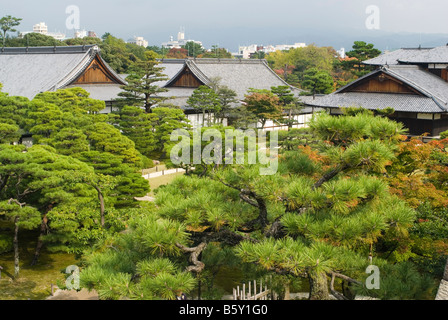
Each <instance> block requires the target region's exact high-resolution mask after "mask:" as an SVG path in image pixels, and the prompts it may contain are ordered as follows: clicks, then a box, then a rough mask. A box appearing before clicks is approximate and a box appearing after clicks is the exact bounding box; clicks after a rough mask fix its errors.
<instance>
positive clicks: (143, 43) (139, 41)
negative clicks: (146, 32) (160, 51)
mask: <svg viewBox="0 0 448 320" xmlns="http://www.w3.org/2000/svg"><path fill="white" fill-rule="evenodd" d="M128 43H133V44H136V45H138V46H141V47H145V48H146V47H147V46H148V45H149V43H148V41H146V40H145V39H144V38H143V37H134V39H131V40H129V41H128Z"/></svg>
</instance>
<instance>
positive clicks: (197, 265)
mask: <svg viewBox="0 0 448 320" xmlns="http://www.w3.org/2000/svg"><path fill="white" fill-rule="evenodd" d="M176 246H177V247H178V248H179V249H181V250H182V251H183V252H186V253H190V261H191V262H192V263H193V265H192V266H188V267H187V269H186V271H187V272H196V273H201V272H202V270H204V268H205V264H204V263H203V262H202V261H199V255H200V254H201V253H202V251H204V249H205V248H206V247H207V243H206V242H202V243H201V244H199V245H198V246H197V247H194V248H188V247H186V246H184V245H182V244H180V243H176Z"/></svg>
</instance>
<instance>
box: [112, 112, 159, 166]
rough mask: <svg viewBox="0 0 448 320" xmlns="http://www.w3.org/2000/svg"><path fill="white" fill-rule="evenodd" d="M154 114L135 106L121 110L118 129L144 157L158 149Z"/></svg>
mask: <svg viewBox="0 0 448 320" xmlns="http://www.w3.org/2000/svg"><path fill="white" fill-rule="evenodd" d="M155 118H156V117H155V116H154V115H153V114H149V113H145V111H144V110H143V109H141V108H139V107H135V106H124V107H123V108H120V112H119V118H118V119H117V122H118V123H117V125H116V127H117V128H118V129H120V130H121V132H122V134H123V135H125V136H126V137H128V138H129V139H131V140H132V141H133V142H134V143H135V148H136V149H137V150H138V151H139V152H140V153H141V154H143V155H144V156H146V157H149V155H150V154H151V152H152V151H154V150H155V149H156V141H155V132H154V131H155V130H154V126H153V123H154V119H155Z"/></svg>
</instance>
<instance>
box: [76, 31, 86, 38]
mask: <svg viewBox="0 0 448 320" xmlns="http://www.w3.org/2000/svg"><path fill="white" fill-rule="evenodd" d="M87 35H88V34H87V31H86V30H76V31H75V38H79V39H82V38H85V37H87Z"/></svg>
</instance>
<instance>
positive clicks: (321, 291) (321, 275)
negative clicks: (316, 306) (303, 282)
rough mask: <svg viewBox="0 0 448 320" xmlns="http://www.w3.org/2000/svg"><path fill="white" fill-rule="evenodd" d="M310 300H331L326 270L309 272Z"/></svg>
mask: <svg viewBox="0 0 448 320" xmlns="http://www.w3.org/2000/svg"><path fill="white" fill-rule="evenodd" d="M309 280H310V300H330V294H329V292H328V280H327V275H326V274H325V272H314V271H313V272H311V273H309Z"/></svg>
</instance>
